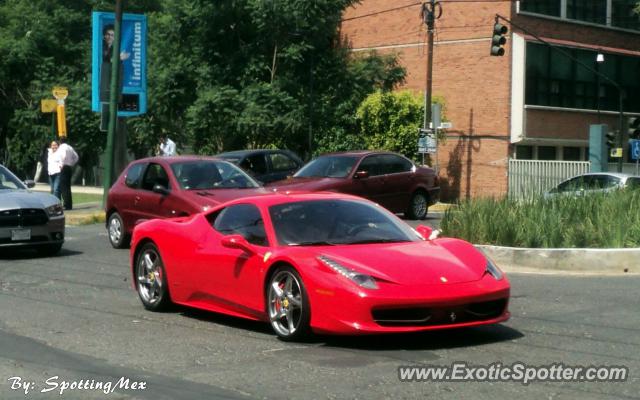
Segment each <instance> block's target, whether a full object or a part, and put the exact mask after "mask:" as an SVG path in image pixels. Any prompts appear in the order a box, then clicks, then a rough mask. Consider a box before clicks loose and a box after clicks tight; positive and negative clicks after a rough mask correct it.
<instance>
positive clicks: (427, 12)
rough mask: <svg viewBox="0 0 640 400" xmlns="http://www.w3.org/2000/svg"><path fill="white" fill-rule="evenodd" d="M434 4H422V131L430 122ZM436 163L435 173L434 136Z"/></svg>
mask: <svg viewBox="0 0 640 400" xmlns="http://www.w3.org/2000/svg"><path fill="white" fill-rule="evenodd" d="M436 5H438V6H440V4H439V3H438V2H436V0H429V3H423V4H422V17H423V19H424V22H425V24H426V25H427V70H426V83H425V85H426V87H425V91H424V121H423V124H422V125H423V126H422V127H423V129H424V130H423V132H426V131H427V130H428V129H429V124H430V123H431V120H432V119H431V97H432V87H433V31H434V29H435V21H436V18H439V17H440V15H438V16H437V17H436V15H435V12H436ZM439 11H440V13H442V9H439ZM435 128H436V127H435V126H434V127H433V132H435ZM435 158H436V160H435V161H436V165H435V170H436V174H437V173H438V138H437V136H436V157H435ZM422 164H424V153H423V154H422Z"/></svg>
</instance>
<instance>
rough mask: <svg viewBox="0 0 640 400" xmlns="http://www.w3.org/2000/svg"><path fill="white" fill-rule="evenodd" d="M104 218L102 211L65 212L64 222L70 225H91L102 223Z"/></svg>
mask: <svg viewBox="0 0 640 400" xmlns="http://www.w3.org/2000/svg"><path fill="white" fill-rule="evenodd" d="M105 220H106V217H105V214H104V211H93V212H78V213H73V212H72V213H67V214H65V224H66V225H71V226H79V225H91V224H98V223H104V222H105Z"/></svg>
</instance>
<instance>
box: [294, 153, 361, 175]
mask: <svg viewBox="0 0 640 400" xmlns="http://www.w3.org/2000/svg"><path fill="white" fill-rule="evenodd" d="M357 161H358V157H351V156H322V157H318V158H316V159H315V160H313V161H311V162H310V163H309V164H307V165H305V166H304V167H302V169H301V170H300V171H298V172H297V173H296V174H295V175H293V176H294V177H305V178H309V177H322V178H346V177H347V176H349V174H350V173H351V170H352V169H353V167H354V166H355V165H356V162H357Z"/></svg>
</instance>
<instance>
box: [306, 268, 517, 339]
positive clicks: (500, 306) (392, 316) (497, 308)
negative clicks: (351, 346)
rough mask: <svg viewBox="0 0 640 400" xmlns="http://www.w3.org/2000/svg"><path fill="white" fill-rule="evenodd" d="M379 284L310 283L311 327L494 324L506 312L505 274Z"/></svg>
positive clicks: (368, 329)
mask: <svg viewBox="0 0 640 400" xmlns="http://www.w3.org/2000/svg"><path fill="white" fill-rule="evenodd" d="M380 286H381V287H380V289H378V290H366V289H359V288H357V289H355V290H354V291H351V290H344V289H342V290H341V289H335V290H328V289H322V288H313V289H311V290H310V293H309V299H310V302H311V327H312V329H313V330H314V331H315V332H317V333H329V334H366V333H369V334H373V333H392V332H416V331H428V330H437V329H450V328H461V327H468V326H478V325H488V324H495V323H498V322H503V321H506V320H508V319H509V317H510V313H509V311H508V302H509V292H510V286H509V282H508V281H507V280H506V278H505V279H503V280H501V281H496V280H495V279H493V278H492V277H490V276H486V277H485V278H483V279H481V280H478V281H475V282H467V283H460V284H441V285H440V284H438V285H436V284H434V285H421V286H413V287H405V286H400V285H391V284H382V285H380Z"/></svg>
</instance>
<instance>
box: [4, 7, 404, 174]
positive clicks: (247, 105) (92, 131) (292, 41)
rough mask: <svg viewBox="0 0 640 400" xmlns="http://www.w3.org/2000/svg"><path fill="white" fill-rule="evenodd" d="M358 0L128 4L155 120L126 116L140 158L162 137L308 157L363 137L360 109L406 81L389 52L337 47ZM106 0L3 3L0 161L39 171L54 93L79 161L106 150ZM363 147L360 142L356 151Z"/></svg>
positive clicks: (207, 148) (198, 147)
mask: <svg viewBox="0 0 640 400" xmlns="http://www.w3.org/2000/svg"><path fill="white" fill-rule="evenodd" d="M355 2H356V0H315V1H308V0H229V1H205V0H163V1H160V0H128V1H127V2H126V12H131V13H141V12H144V13H145V14H146V15H147V16H148V28H149V29H148V32H149V36H148V49H147V50H148V52H147V55H148V57H147V67H148V77H147V83H148V113H147V114H146V115H143V116H141V117H137V118H129V119H127V125H128V128H129V129H128V146H129V149H130V150H131V151H132V152H133V154H134V155H135V156H136V157H141V156H143V155H147V154H149V153H151V152H153V149H154V148H155V145H156V144H157V138H158V135H159V134H160V133H161V132H163V131H166V132H168V133H169V135H170V136H171V137H172V138H173V139H174V140H176V142H177V143H178V145H179V146H180V145H182V146H183V147H187V148H192V149H193V151H194V152H197V153H201V154H213V153H216V152H218V151H223V150H230V149H235V148H243V147H270V146H278V147H288V148H290V149H292V150H294V151H297V152H299V153H302V154H305V155H307V156H309V155H310V154H309V147H310V146H309V137H310V135H311V134H312V135H313V141H314V143H313V144H312V146H313V148H314V150H315V151H316V152H320V151H325V150H328V149H331V147H332V146H334V143H340V144H341V145H344V144H345V143H347V144H348V143H349V141H348V140H344V139H345V138H357V137H356V136H352V134H353V133H354V132H355V129H356V126H357V125H356V120H355V110H356V108H357V106H358V105H359V104H360V102H361V101H362V100H363V99H364V98H365V97H366V95H367V94H369V93H371V92H372V91H374V90H375V89H377V88H378V89H381V90H389V89H391V88H392V87H393V86H394V85H395V84H397V83H398V82H401V81H402V79H403V78H404V70H403V69H402V68H401V67H399V66H398V64H397V61H396V60H395V58H394V57H392V56H387V57H380V56H378V55H376V54H367V55H364V56H355V55H354V54H352V53H351V52H350V51H349V49H348V46H347V44H346V43H344V42H342V41H341V39H340V35H339V31H338V27H339V24H340V19H341V16H342V12H343V10H344V9H345V8H346V7H349V6H350V5H352V4H354V3H355ZM112 10H113V1H107V0H98V1H95V0H58V1H45V0H5V1H3V2H0V161H2V162H3V163H8V164H9V165H10V166H11V167H12V168H13V169H16V170H18V171H19V172H20V173H21V176H23V177H26V176H27V175H30V174H32V172H33V167H34V166H35V161H36V159H37V158H38V156H39V153H40V151H41V147H42V145H43V144H44V143H46V142H47V141H49V140H50V139H51V138H52V136H53V133H52V131H51V116H50V115H45V114H42V113H41V112H40V111H39V107H40V100H41V99H43V98H51V88H52V87H53V86H66V87H68V88H69V98H68V99H67V118H68V119H67V125H68V131H69V138H70V141H71V142H72V143H73V144H74V145H75V146H76V147H77V148H78V150H79V153H80V156H81V163H83V165H84V166H86V167H90V166H92V165H93V164H95V162H97V158H98V156H99V155H100V154H101V153H102V151H103V148H104V146H105V142H106V134H104V133H103V132H100V131H99V117H98V115H97V114H95V113H93V112H91V110H90V95H91V93H90V82H91V79H90V78H91V77H90V67H91V64H90V63H91V57H90V55H91V29H90V26H91V12H92V11H112ZM351 144H352V145H353V146H356V145H357V141H355V142H354V143H351Z"/></svg>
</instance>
